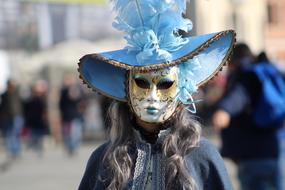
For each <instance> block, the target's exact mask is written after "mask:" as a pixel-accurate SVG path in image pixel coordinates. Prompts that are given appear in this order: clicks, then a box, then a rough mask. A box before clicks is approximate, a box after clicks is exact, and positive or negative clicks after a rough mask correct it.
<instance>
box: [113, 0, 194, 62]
mask: <svg viewBox="0 0 285 190" xmlns="http://www.w3.org/2000/svg"><path fill="white" fill-rule="evenodd" d="M111 1H112V2H113V3H114V10H115V11H116V12H117V17H116V19H115V22H114V23H113V26H114V27H115V28H116V29H118V30H121V31H124V32H126V36H125V39H126V40H127V42H128V47H126V48H128V50H129V51H136V52H137V61H138V62H139V63H141V62H143V61H144V60H145V59H147V58H148V57H150V56H153V55H157V59H165V60H169V59H170V58H171V54H170V52H172V51H176V50H178V49H179V48H181V47H182V46H183V45H184V44H185V43H186V42H187V41H186V40H185V39H183V38H182V37H181V36H179V35H178V33H177V31H178V30H183V31H186V32H188V31H190V30H191V29H192V23H191V21H190V20H189V19H185V18H183V16H182V13H183V12H184V11H185V10H186V0H111Z"/></svg>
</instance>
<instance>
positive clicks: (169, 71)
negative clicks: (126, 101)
mask: <svg viewBox="0 0 285 190" xmlns="http://www.w3.org/2000/svg"><path fill="white" fill-rule="evenodd" d="M129 80H130V81H129V98H130V104H131V106H132V109H133V111H134V112H135V114H136V115H137V117H138V118H139V119H141V120H142V121H145V122H149V123H163V122H164V121H166V120H167V119H168V118H169V117H170V116H171V115H172V114H173V112H174V111H175V110H176V107H177V105H178V101H177V99H176V95H177V67H170V68H165V69H160V70H157V71H151V72H147V73H144V72H140V71H131V73H130V78H129Z"/></svg>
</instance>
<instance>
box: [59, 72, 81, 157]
mask: <svg viewBox="0 0 285 190" xmlns="http://www.w3.org/2000/svg"><path fill="white" fill-rule="evenodd" d="M83 102H84V101H83V93H82V90H81V87H80V85H79V84H78V83H77V81H76V79H75V77H74V76H72V75H66V76H65V78H64V81H63V87H62V89H61V93H60V100H59V108H60V113H61V121H62V137H63V142H64V145H65V148H66V150H67V152H68V153H69V154H70V155H73V154H74V153H75V152H76V151H77V150H78V148H79V146H80V143H81V136H82V126H83V117H82V113H83V107H84V106H83Z"/></svg>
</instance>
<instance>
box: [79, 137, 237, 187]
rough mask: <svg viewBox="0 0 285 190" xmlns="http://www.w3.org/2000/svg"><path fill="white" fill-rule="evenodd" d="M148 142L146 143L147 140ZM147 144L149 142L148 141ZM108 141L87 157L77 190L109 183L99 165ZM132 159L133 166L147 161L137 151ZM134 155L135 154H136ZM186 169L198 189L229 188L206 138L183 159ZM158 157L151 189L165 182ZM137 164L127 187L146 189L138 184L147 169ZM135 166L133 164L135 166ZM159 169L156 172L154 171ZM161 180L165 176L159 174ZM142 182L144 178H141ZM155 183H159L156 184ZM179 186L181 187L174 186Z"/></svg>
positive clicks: (106, 174) (144, 165)
mask: <svg viewBox="0 0 285 190" xmlns="http://www.w3.org/2000/svg"><path fill="white" fill-rule="evenodd" d="M146 144H148V143H146ZM148 145H150V144H148ZM107 146H108V143H105V144H103V145H101V146H100V147H99V148H98V149H97V150H95V151H94V152H93V153H92V155H91V157H90V158H89V161H88V164H87V167H86V170H85V173H84V176H83V178H82V181H81V183H80V186H79V188H78V190H103V189H106V186H107V185H108V182H107V181H108V177H107V176H109V177H110V173H109V172H108V171H106V168H105V167H104V166H103V164H102V159H103V156H104V154H105V152H106V148H107ZM133 155H134V158H133V160H136V166H137V164H138V163H141V161H143V162H142V163H143V164H142V165H141V166H142V167H146V165H147V163H146V162H144V161H145V160H143V159H142V160H141V159H140V156H139V154H133ZM135 155H136V156H135ZM185 160H186V164H187V169H188V172H189V173H190V175H191V176H192V177H193V179H194V180H195V182H196V185H197V189H199V190H231V189H232V185H231V182H230V179H229V177H228V174H227V171H226V169H225V166H224V163H223V160H222V158H221V156H220V155H219V153H218V152H217V150H216V148H215V147H214V146H213V145H212V144H210V143H209V142H208V141H207V140H205V139H203V140H201V141H200V144H199V147H197V148H194V149H193V151H191V152H190V153H189V155H187V156H186V158H185ZM161 163H163V162H161V160H160V159H157V161H154V164H153V165H154V168H156V169H155V170H154V171H153V176H155V177H153V182H152V183H155V184H157V185H154V187H155V188H154V190H156V189H164V187H163V185H161V184H164V183H165V182H164V181H159V178H160V177H158V176H159V174H160V172H161V171H162V170H163V169H162V168H163V165H161ZM142 167H138V168H139V169H138V170H141V171H140V173H141V175H139V176H137V178H136V180H130V183H129V184H128V188H127V189H131V188H133V189H140V190H141V189H145V188H144V187H145V186H144V185H145V184H144V183H140V180H139V179H140V178H142V179H143V178H144V177H143V176H144V175H145V174H146V173H147V171H146V169H143V168H142ZM135 168H136V167H135ZM156 172H158V173H156ZM134 173H135V174H134V176H136V170H135V171H134ZM99 176H106V179H107V180H106V181H102V180H100V179H99ZM162 179H164V177H162ZM142 181H143V180H142ZM157 182H158V183H157ZM177 189H181V188H177Z"/></svg>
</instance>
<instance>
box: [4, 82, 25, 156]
mask: <svg viewBox="0 0 285 190" xmlns="http://www.w3.org/2000/svg"><path fill="white" fill-rule="evenodd" d="M0 99H1V102H0V126H1V131H2V134H3V136H4V139H5V147H6V151H7V154H8V156H9V158H10V159H15V158H18V157H19V155H20V153H21V140H20V134H21V130H22V127H23V117H22V101H21V98H20V94H19V89H18V87H17V85H16V84H15V82H14V81H13V80H8V81H7V89H6V91H5V92H4V93H3V94H2V95H1V98H0Z"/></svg>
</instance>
